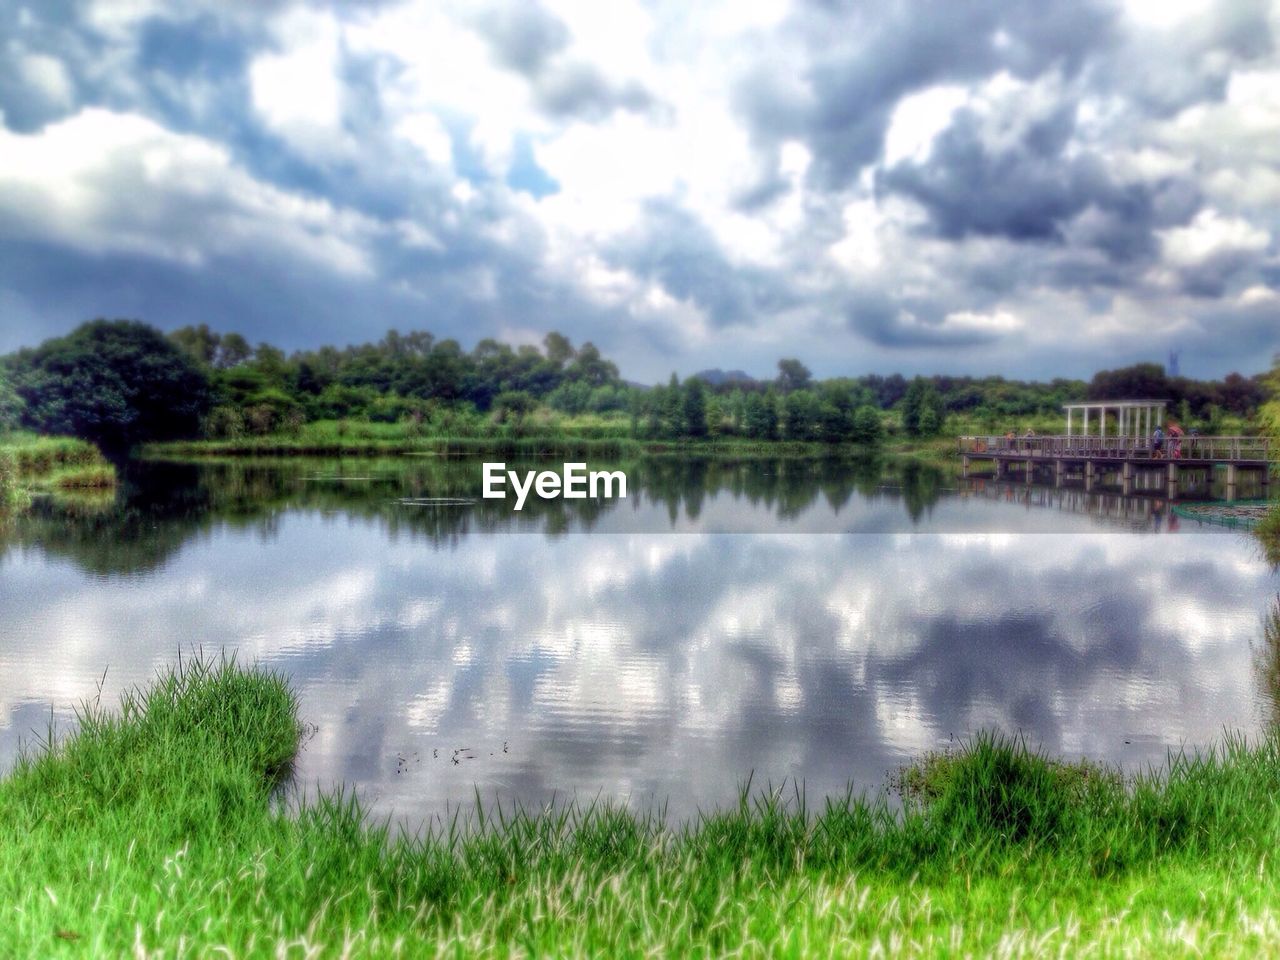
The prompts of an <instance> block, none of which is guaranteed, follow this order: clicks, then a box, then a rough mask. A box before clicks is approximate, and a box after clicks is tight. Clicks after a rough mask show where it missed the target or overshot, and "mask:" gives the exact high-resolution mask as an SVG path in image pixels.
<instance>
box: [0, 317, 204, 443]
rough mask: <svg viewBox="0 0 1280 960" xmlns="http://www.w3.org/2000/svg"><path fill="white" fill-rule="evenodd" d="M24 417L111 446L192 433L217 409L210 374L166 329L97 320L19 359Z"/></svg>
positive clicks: (17, 375) (18, 383) (48, 428)
mask: <svg viewBox="0 0 1280 960" xmlns="http://www.w3.org/2000/svg"><path fill="white" fill-rule="evenodd" d="M13 367H14V380H15V383H16V386H17V390H18V393H19V395H20V396H21V397H22V399H23V400H24V401H25V402H26V411H25V413H24V421H25V422H26V423H27V424H28V425H29V426H31V427H34V428H35V429H37V430H40V431H42V432H45V433H60V434H73V435H75V436H79V437H84V438H86V439H88V440H92V441H94V442H95V443H98V444H100V445H102V446H103V447H106V448H109V449H116V450H119V449H123V448H127V447H129V446H132V445H133V444H135V443H141V442H145V441H148V440H164V439H171V438H175V437H183V436H192V435H194V434H195V433H196V432H197V430H198V429H199V425H200V419H201V417H203V416H204V415H205V414H206V413H207V412H208V411H209V408H210V406H211V400H212V392H211V390H210V386H209V379H208V376H207V375H206V374H205V372H204V370H203V369H201V367H200V365H199V364H198V363H197V362H196V361H195V360H194V359H193V358H192V357H191V356H190V355H189V354H188V353H187V352H186V351H185V350H183V349H182V348H181V347H179V346H178V345H176V344H175V343H173V342H172V341H171V340H169V339H168V338H167V337H165V336H164V335H163V334H161V333H160V332H159V331H158V330H155V329H154V328H152V327H149V326H147V325H146V324H143V323H138V322H136V321H129V320H94V321H92V322H90V323H86V324H84V325H83V326H81V327H79V328H77V329H76V330H75V331H73V332H72V333H71V334H69V335H68V336H65V337H59V338H57V339H54V340H47V341H45V342H44V343H43V344H41V345H40V346H39V347H37V348H35V349H34V350H25V351H23V352H21V353H19V354H18V355H17V356H16V357H15V358H14V363H13Z"/></svg>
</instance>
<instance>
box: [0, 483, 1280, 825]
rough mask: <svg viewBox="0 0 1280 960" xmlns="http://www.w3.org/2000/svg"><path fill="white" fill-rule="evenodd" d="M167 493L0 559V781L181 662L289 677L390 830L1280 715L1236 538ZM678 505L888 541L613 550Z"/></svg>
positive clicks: (675, 541)
mask: <svg viewBox="0 0 1280 960" xmlns="http://www.w3.org/2000/svg"><path fill="white" fill-rule="evenodd" d="M166 469H168V468H166ZM172 469H173V470H175V471H177V474H175V475H174V477H173V478H171V479H172V480H174V482H166V483H156V482H154V480H155V478H154V476H152V477H151V479H150V481H149V482H148V484H147V485H145V486H139V485H137V484H136V483H135V487H134V489H132V490H131V491H130V492H129V493H128V495H127V496H126V497H125V498H124V503H125V504H126V505H127V506H126V509H125V512H124V513H123V514H117V513H115V512H103V513H99V514H97V515H91V516H87V517H84V518H82V520H83V524H77V523H70V522H68V521H67V520H66V519H65V518H62V519H59V517H58V516H57V515H56V512H55V511H54V509H53V508H52V507H48V506H46V507H45V508H42V512H40V513H38V514H37V515H35V516H34V517H33V518H31V520H30V522H29V524H27V525H25V526H23V525H20V527H19V530H20V532H19V533H18V534H17V535H16V539H15V540H14V542H13V543H12V545H11V547H10V549H9V552H8V553H7V554H5V555H4V556H3V557H2V558H0V763H7V762H8V760H9V758H11V757H12V755H13V751H14V749H15V747H16V742H17V739H18V737H20V736H23V735H26V734H29V732H30V731H31V730H32V729H33V728H35V729H43V723H44V720H45V719H46V718H47V715H48V710H49V708H50V706H51V705H52V706H53V707H54V708H55V709H56V710H57V711H58V713H59V714H60V715H62V716H64V717H65V716H66V715H67V713H68V711H69V708H70V707H71V706H72V705H73V704H74V703H75V702H76V700H77V699H79V698H81V697H84V696H87V695H91V694H92V692H93V690H94V684H95V682H96V681H97V680H98V678H100V677H101V674H102V671H103V669H104V667H105V668H108V675H107V693H108V695H113V694H114V693H115V692H117V691H118V690H120V689H121V688H122V687H124V686H127V685H130V684H133V683H137V682H140V681H143V680H145V679H146V678H147V677H148V676H149V675H150V673H151V671H153V670H154V669H155V668H157V667H158V666H160V665H162V664H164V663H167V662H169V661H171V660H172V659H173V657H174V655H175V651H176V649H177V648H178V647H179V646H180V645H181V646H188V645H193V644H202V645H203V646H204V648H205V649H206V650H217V649H220V648H229V649H235V650H238V651H239V652H240V655H241V656H245V657H250V658H256V659H259V660H261V661H263V662H265V663H267V664H269V665H271V666H274V667H278V668H280V669H283V670H285V671H286V672H287V673H288V674H289V675H290V676H291V677H292V678H293V679H294V681H295V682H296V683H297V684H298V686H299V688H300V690H301V692H302V708H303V711H304V714H305V716H306V718H307V719H308V720H309V721H311V722H313V723H315V724H316V725H317V727H318V732H317V735H316V736H315V738H314V739H312V740H311V741H310V742H309V744H308V745H307V748H306V751H305V753H304V754H303V757H302V762H301V765H300V774H301V776H302V777H303V778H304V779H305V780H306V781H308V782H317V781H318V782H322V783H330V782H334V781H338V780H346V781H351V782H355V783H357V784H358V785H359V786H361V788H362V789H363V790H364V791H365V793H366V795H368V796H370V797H372V798H374V799H375V800H376V802H377V804H378V807H379V809H380V810H384V811H396V812H397V813H399V814H400V815H403V816H406V817H409V818H410V819H412V818H415V817H417V816H421V815H423V814H426V813H430V812H435V811H438V810H439V809H440V808H441V806H442V805H443V804H444V803H446V802H448V801H459V802H465V801H467V800H469V799H470V798H471V797H472V796H473V793H472V791H473V786H479V788H480V789H481V791H482V792H483V793H484V794H486V795H490V796H492V795H494V794H497V795H502V796H507V797H513V796H514V797H519V798H521V799H524V800H526V801H530V802H536V801H540V800H544V799H546V798H547V797H548V796H549V795H550V794H551V793H553V792H556V793H558V794H559V795H561V796H563V795H565V794H566V793H570V792H575V791H576V792H578V793H579V794H585V795H588V796H595V795H596V793H597V792H598V791H602V792H603V793H604V794H606V795H610V796H617V797H630V798H631V799H632V800H633V801H635V802H638V803H645V802H648V801H650V800H654V799H657V800H662V799H669V800H670V801H671V805H672V809H673V811H674V812H676V813H682V812H688V811H690V810H692V809H693V808H694V807H696V806H699V805H701V806H709V805H715V804H719V803H723V802H725V801H726V800H727V799H728V798H729V797H730V796H731V795H732V792H733V789H734V787H735V785H736V783H737V782H738V781H739V780H741V779H742V778H743V777H745V776H746V775H747V774H748V773H749V772H751V771H755V773H756V776H757V777H758V778H761V779H769V778H772V779H774V780H777V779H779V778H782V777H793V776H794V777H801V778H803V779H804V780H805V781H806V783H807V785H808V787H809V789H810V791H811V792H815V793H821V792H825V791H828V790H836V789H840V788H842V787H843V786H844V784H845V783H846V782H848V781H849V780H850V779H853V780H854V781H855V783H858V784H860V785H863V786H869V787H870V786H875V785H877V784H879V783H880V782H881V780H882V778H883V775H884V773H885V772H886V771H887V770H888V769H890V768H891V767H893V766H894V765H896V764H897V763H900V762H902V761H903V760H905V759H907V758H909V757H910V756H912V755H914V754H916V753H917V752H919V751H921V750H923V749H928V748H932V747H936V746H938V745H940V744H944V743H946V742H948V740H949V738H951V737H953V736H962V735H964V734H966V733H968V732H970V731H973V730H976V729H978V728H982V727H991V726H996V727H1000V728H1003V729H1006V730H1012V729H1021V730H1023V731H1026V732H1027V733H1028V735H1029V736H1030V737H1031V738H1032V739H1033V740H1034V741H1036V742H1039V743H1042V744H1043V745H1045V746H1046V747H1047V748H1048V749H1051V750H1054V751H1058V752H1061V753H1065V754H1072V755H1083V754H1087V755H1090V756H1093V757H1098V758H1102V759H1107V760H1115V761H1118V762H1123V763H1128V764H1143V763H1147V762H1158V761H1159V760H1161V759H1162V758H1163V755H1164V750H1165V749H1166V747H1167V746H1177V745H1179V744H1181V743H1184V742H1185V743H1190V744H1196V743H1204V742H1207V741H1210V740H1212V739H1214V738H1215V737H1217V736H1218V735H1220V733H1221V732H1222V730H1223V729H1224V728H1233V729H1241V730H1245V731H1257V730H1259V729H1261V728H1262V727H1263V726H1264V725H1265V724H1267V723H1270V722H1272V720H1273V718H1274V717H1275V707H1274V704H1275V699H1274V693H1273V691H1274V688H1273V687H1272V686H1270V685H1269V684H1268V683H1265V682H1262V680H1260V679H1259V678H1260V677H1264V676H1266V674H1267V670H1266V668H1265V666H1264V665H1262V664H1263V663H1264V661H1263V660H1262V659H1260V657H1259V656H1258V653H1257V651H1256V649H1255V648H1257V647H1258V646H1259V644H1260V643H1264V641H1263V640H1260V639H1259V637H1260V636H1263V637H1265V636H1266V635H1265V634H1264V633H1262V630H1261V627H1260V624H1259V611H1260V610H1263V609H1265V608H1267V607H1268V605H1269V604H1270V603H1271V601H1272V600H1273V598H1274V597H1275V594H1276V591H1277V584H1276V578H1275V576H1274V575H1273V574H1272V573H1271V572H1270V570H1269V569H1268V568H1267V566H1266V565H1265V564H1263V563H1261V562H1260V561H1259V560H1258V558H1257V557H1256V556H1255V551H1254V548H1253V547H1252V546H1251V545H1250V544H1249V543H1248V542H1247V541H1246V540H1245V539H1244V538H1242V537H1241V536H1239V535H1236V534H1228V535H1223V536H1215V537H1190V538H1186V537H1180V538H1177V539H1176V541H1175V540H1168V539H1163V540H1157V539H1155V538H1153V537H1151V536H1148V535H1134V534H1128V533H1111V534H1109V533H1105V532H1100V531H1099V528H1098V527H1096V526H1095V525H1093V520H1092V518H1091V516H1090V515H1088V514H1081V515H1076V514H1071V513H1064V516H1066V517H1068V518H1074V519H1069V522H1070V523H1073V524H1078V529H1079V530H1080V531H1082V532H1076V533H1070V534H1063V533H1058V534H1048V535H1045V536H1026V535H1024V534H1019V533H1009V532H999V533H985V534H972V533H958V534H953V533H927V534H924V533H912V532H908V531H909V530H910V529H912V527H910V524H911V523H913V522H918V523H920V524H921V525H922V526H923V527H924V528H925V529H941V530H946V529H948V527H949V526H951V525H953V524H954V522H955V517H956V516H961V517H964V518H966V519H967V520H968V521H970V522H971V521H972V518H973V517H974V516H975V514H974V513H973V512H972V508H974V507H975V506H976V507H978V508H980V512H979V513H977V514H976V515H977V516H985V515H987V514H985V511H988V510H990V511H1000V512H1002V513H1013V514H1015V515H1016V516H1018V517H1028V516H1029V517H1030V518H1031V519H1030V520H1029V521H1026V522H1027V523H1028V524H1029V526H1028V529H1033V530H1034V529H1039V527H1037V526H1036V520H1035V518H1036V517H1039V516H1043V515H1055V511H1054V510H1052V509H1049V508H1041V509H1038V510H1032V511H1028V509H1027V506H1026V505H1025V504H1015V505H1016V509H1015V510H1012V511H1011V510H1010V509H1009V506H1008V504H1007V503H1005V502H1004V501H1002V500H999V499H995V500H986V499H984V498H983V497H982V496H981V495H978V494H975V493H973V492H969V493H967V494H966V495H965V496H960V495H958V494H956V495H948V494H947V493H946V491H945V485H944V484H943V483H942V482H939V486H938V487H936V488H929V487H928V486H927V483H928V481H923V480H921V479H919V477H917V478H916V479H908V478H907V476H906V474H896V475H890V476H888V477H885V476H879V475H878V476H876V477H875V478H870V477H867V478H858V479H854V480H853V481H851V482H850V481H841V480H840V479H839V476H838V475H836V474H827V473H824V472H823V468H821V467H812V466H811V469H813V471H814V472H813V473H811V474H809V475H808V480H807V481H806V483H804V484H801V483H799V482H795V481H794V480H793V478H794V471H793V468H792V466H791V465H790V464H786V465H777V466H769V465H758V466H757V467H756V468H755V469H754V470H747V469H744V468H741V467H722V466H716V465H705V464H704V465H697V466H688V467H687V466H685V465H681V464H678V463H672V464H670V465H666V464H664V465H662V466H661V468H660V469H658V470H656V472H655V475H654V477H653V479H652V482H651V483H647V484H646V486H645V487H644V497H643V498H640V499H639V503H638V504H633V503H629V504H627V505H626V506H624V507H621V508H619V507H616V506H612V507H611V508H610V509H608V510H605V511H603V512H602V513H601V514H599V515H598V516H596V517H595V519H594V520H592V521H591V522H590V524H587V523H585V522H584V521H583V520H582V518H581V517H580V516H579V515H576V514H568V513H562V512H560V511H561V510H562V509H563V508H562V507H561V506H558V505H555V504H551V505H545V510H546V512H545V513H542V514H538V515H536V519H535V520H533V521H531V522H532V523H533V524H535V525H536V524H544V525H546V524H548V519H549V518H556V519H557V520H559V519H565V520H567V522H566V524H565V526H564V527H563V528H561V527H559V526H556V525H555V524H550V526H551V527H552V528H553V529H555V530H556V531H557V532H556V535H554V536H502V535H496V533H495V531H498V530H502V529H504V527H502V526H501V525H497V517H498V514H496V513H495V514H493V515H492V516H493V522H494V524H495V526H494V527H493V528H492V529H490V530H486V529H485V527H484V524H485V523H486V522H488V521H487V520H486V517H487V516H488V515H486V514H484V513H483V512H478V513H475V514H471V515H469V516H467V517H465V518H461V519H460V518H459V517H458V516H457V515H456V514H449V513H446V512H444V511H439V512H437V514H436V515H433V514H432V513H430V512H414V511H412V510H404V509H399V508H397V507H396V506H395V505H394V498H393V497H392V496H391V494H392V493H396V494H399V493H400V492H402V491H405V490H411V491H412V490H415V489H420V490H422V491H423V495H427V493H426V492H427V491H430V494H431V495H435V494H437V493H438V492H439V491H440V490H441V489H447V485H445V484H442V483H440V482H439V478H438V477H437V476H436V475H434V474H432V473H431V471H432V470H435V469H438V468H437V466H435V465H431V466H425V467H415V468H414V471H415V472H413V473H412V474H411V475H410V476H399V477H395V476H389V475H378V474H377V472H376V471H372V472H371V471H370V469H369V465H364V469H363V470H362V471H360V472H359V473H357V472H355V471H354V470H353V471H350V472H349V473H348V474H347V475H346V477H345V478H344V479H337V478H336V475H333V474H326V475H325V477H326V479H324V480H313V479H309V478H308V475H302V474H297V475H295V474H293V473H286V474H284V475H281V473H280V472H279V471H274V472H273V469H272V468H269V467H250V466H245V465H238V466H234V467H228V468H227V470H228V471H229V472H228V473H227V474H226V475H220V474H219V473H218V472H217V471H214V472H210V471H196V473H195V475H194V477H193V476H191V475H190V474H187V473H184V472H183V471H185V470H187V469H188V468H179V467H173V468H172ZM795 469H797V470H798V469H799V468H798V467H797V468H795ZM417 471H420V472H417ZM309 476H317V474H311V475H309ZM357 476H359V477H373V479H371V480H366V479H360V480H356V479H354V478H355V477H357ZM664 477H666V478H668V479H667V480H665V481H664V479H663V478H664ZM184 478H185V479H184ZM647 479H648V478H647ZM192 480H194V482H191V481H192ZM177 481H181V482H177ZM664 482H665V483H669V487H664V486H663V484H664ZM685 483H688V484H689V486H688V487H687V488H686V487H683V486H682V484H685ZM735 484H737V487H736V488H735V486H734V485H735ZM859 484H862V485H863V486H859ZM913 484H914V485H917V486H912V485H913ZM922 487H923V489H924V491H925V492H921V489H922ZM895 488H896V489H895ZM664 489H670V490H671V491H672V494H671V495H670V496H662V495H658V494H656V493H655V494H652V495H651V494H650V492H649V491H651V490H664ZM908 489H911V490H914V491H915V492H913V493H911V494H910V495H908V492H907V491H908ZM930 489H933V490H936V491H938V492H936V493H929V492H927V491H928V490H930ZM735 490H736V491H737V492H736V493H735V492H734V491H735ZM675 497H678V498H679V502H678V506H679V509H678V510H677V511H676V514H675V516H674V519H673V520H670V521H669V522H670V524H671V525H672V526H674V527H675V528H676V529H677V530H681V529H682V524H685V523H687V522H689V519H690V517H691V516H692V517H694V518H695V519H696V518H697V517H702V518H705V517H707V516H709V515H713V514H715V513H716V511H717V510H721V509H722V508H723V507H724V503H722V502H721V500H722V498H725V502H727V503H730V504H736V505H737V509H738V510H739V511H742V510H743V509H744V508H743V506H742V504H743V503H748V504H751V503H754V504H758V505H760V506H758V507H756V508H755V509H757V510H761V511H763V512H765V513H766V515H767V516H768V517H771V518H777V517H779V516H781V515H783V514H786V516H788V517H791V518H796V519H797V520H799V521H803V519H804V518H805V517H806V516H807V515H808V514H809V513H812V512H817V513H819V514H821V515H822V516H824V517H825V516H830V515H833V514H834V515H838V516H842V517H851V518H852V517H856V518H857V519H858V521H859V522H866V523H868V524H872V525H874V524H876V523H880V522H884V520H885V517H884V515H883V514H881V513H880V511H881V510H886V511H887V510H888V508H892V512H893V514H894V516H895V517H897V518H898V519H897V520H896V524H897V526H896V527H892V526H891V527H889V528H888V529H889V530H890V531H891V532H885V533H875V534H857V535H832V534H825V535H800V534H799V533H798V532H791V533H780V532H774V533H771V534H747V535H730V534H724V533H705V532H703V533H688V532H680V533H678V535H675V536H672V535H668V534H658V533H608V532H602V530H604V529H607V525H606V524H605V522H604V521H605V519H606V518H607V517H609V516H613V515H620V516H630V515H631V514H632V513H633V512H644V511H648V510H650V509H656V510H659V511H663V512H665V513H666V515H667V516H668V517H670V516H671V514H670V513H669V511H670V505H671V503H672V500H673V498H675ZM739 498H740V499H739ZM752 498H754V499H752ZM931 498H932V499H931ZM913 504H914V506H912V505H913ZM904 508H905V509H904ZM912 510H918V514H917V517H916V520H915V521H913V520H912V519H911V511H912ZM722 515H723V516H727V515H728V512H727V511H726V512H724V513H723V514H722ZM787 522H789V523H792V526H788V525H786V523H783V524H782V525H780V526H778V527H777V528H776V529H780V530H792V529H794V530H797V531H799V530H804V529H805V525H804V523H803V522H793V521H787ZM1055 522H1056V523H1057V524H1058V525H1059V527H1058V528H1059V529H1060V528H1061V524H1062V523H1063V520H1062V519H1061V518H1057V519H1056V521H1055ZM459 524H460V526H459ZM77 526H80V527H81V528H80V529H75V528H76V527H77ZM1010 526H1011V525H1009V524H1006V525H1005V526H1004V527H1003V529H1004V530H1008V529H1009V528H1010ZM1012 526H1016V525H1012ZM584 527H585V528H589V529H591V530H593V531H595V532H592V533H587V532H585V531H584ZM535 528H536V527H535ZM546 528H547V527H546V526H544V527H542V529H544V531H545V529H546ZM904 528H905V529H904ZM667 529H670V527H667ZM1047 529H1053V527H1052V526H1050V527H1048V528H1047ZM148 531H150V532H148ZM561 531H566V532H561ZM1174 543H1176V548H1173V546H1172V545H1173V544H1174ZM121 574H127V575H124V576H122V575H121ZM1272 647H1274V641H1272ZM463 748H466V749H465V752H458V751H462V750H463ZM455 761H456V762H455Z"/></svg>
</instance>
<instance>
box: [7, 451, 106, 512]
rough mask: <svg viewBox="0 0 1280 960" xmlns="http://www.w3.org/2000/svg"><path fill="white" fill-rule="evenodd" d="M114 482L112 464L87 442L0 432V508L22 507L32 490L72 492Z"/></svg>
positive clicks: (100, 488) (95, 489) (102, 487)
mask: <svg viewBox="0 0 1280 960" xmlns="http://www.w3.org/2000/svg"><path fill="white" fill-rule="evenodd" d="M115 485H116V468H115V466H114V465H113V464H112V463H111V462H110V461H109V460H107V459H106V458H105V457H104V456H103V455H102V452H101V451H100V450H99V449H98V448H97V447H95V446H94V445H93V444H92V443H89V442H88V441H85V440H79V439H76V438H75V437H40V436H36V435H34V434H28V433H11V434H7V435H4V434H0V508H14V507H19V506H23V505H25V504H26V503H28V502H29V501H30V498H31V495H32V494H34V493H53V494H55V495H75V494H79V493H85V492H99V491H109V490H111V489H113V488H114V487H115Z"/></svg>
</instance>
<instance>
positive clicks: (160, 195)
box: [0, 109, 379, 276]
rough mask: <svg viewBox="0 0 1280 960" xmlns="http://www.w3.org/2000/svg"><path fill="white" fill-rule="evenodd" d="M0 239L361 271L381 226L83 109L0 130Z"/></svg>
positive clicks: (217, 153) (194, 260)
mask: <svg viewBox="0 0 1280 960" xmlns="http://www.w3.org/2000/svg"><path fill="white" fill-rule="evenodd" d="M0 158H3V159H0V235H2V236H5V237H7V238H10V239H40V240H48V241H53V242H57V243H63V244H66V245H68V246H70V247H73V248H75V249H79V250H82V251H84V252H88V253H94V254H101V253H137V254H144V255H147V256H151V257H156V258H160V259H166V260H176V261H180V262H184V263H189V264H198V263H202V262H204V261H205V260H206V259H207V258H208V257H210V256H216V255H219V254H238V255H244V256H257V255H258V254H259V253H260V252H262V251H264V250H268V251H274V252H285V253H288V254H290V255H293V256H301V257H303V258H304V259H306V260H308V261H310V262H312V263H314V264H316V265H317V266H319V267H323V268H325V269H331V270H337V271H339V272H341V273H346V274H350V275H366V276H367V275H369V273H370V272H371V266H370V263H369V262H368V259H367V257H366V254H365V252H364V249H363V247H362V243H363V241H364V240H365V239H367V238H368V237H369V236H370V235H371V234H373V233H374V232H376V231H377V230H378V229H379V227H378V225H377V224H376V223H375V222H374V221H371V220H369V219H368V218H366V217H363V216H361V215H358V214H354V213H351V212H349V211H343V210H340V209H337V208H335V207H334V206H333V205H332V204H330V203H329V202H328V201H325V200H316V199H311V198H308V197H304V196H302V195H299V194H294V193H289V192H287V191H284V190H281V189H279V188H277V187H274V186H271V185H269V184H265V183H262V182H260V181H258V180H255V179H254V178H253V177H252V176H250V175H249V174H248V173H247V172H246V171H244V170H243V169H241V168H240V167H238V166H237V165H236V164H234V163H233V162H232V160H231V158H230V156H229V155H228V153H227V151H226V149H225V148H223V147H222V146H220V145H218V144H215V143H212V142H210V141H208V140H205V139H203V138H201V137H196V136H190V135H184V134H176V133H172V132H170V131H168V130H166V129H165V128H163V127H161V126H160V125H159V124H157V123H155V122H153V121H151V120H148V119H146V118H145V117H141V116H138V115H136V114H121V113H113V112H111V111H107V110H99V109H89V110H83V111H81V112H80V113H77V114H75V115H74V116H72V117H69V118H67V119H66V120H62V121H59V122H57V123H53V124H50V125H49V126H47V127H45V128H44V129H42V130H41V131H39V132H38V133H33V134H15V133H10V132H8V131H3V130H0Z"/></svg>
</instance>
